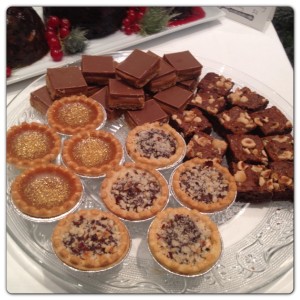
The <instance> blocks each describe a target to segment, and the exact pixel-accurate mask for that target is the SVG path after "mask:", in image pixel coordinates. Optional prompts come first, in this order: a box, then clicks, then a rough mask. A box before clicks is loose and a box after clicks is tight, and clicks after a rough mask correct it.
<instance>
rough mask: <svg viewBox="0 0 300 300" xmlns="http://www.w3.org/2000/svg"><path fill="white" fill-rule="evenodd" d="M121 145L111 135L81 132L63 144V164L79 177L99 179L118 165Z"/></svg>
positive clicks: (98, 132) (121, 154)
mask: <svg viewBox="0 0 300 300" xmlns="http://www.w3.org/2000/svg"><path fill="white" fill-rule="evenodd" d="M122 158H123V149H122V145H121V143H120V142H119V140H118V139H117V138H115V137H114V136H113V135H112V134H111V133H109V132H106V131H102V130H92V131H81V132H79V133H77V134H76V135H73V136H72V137H71V138H69V139H67V140H66V141H65V142H64V145H63V150H62V159H63V162H64V164H65V165H66V166H67V167H68V168H70V169H71V170H73V171H74V172H75V173H77V174H79V175H81V176H87V177H99V176H103V175H105V174H106V173H107V172H108V171H109V170H111V169H112V168H114V167H116V166H117V165H119V164H120V162H121V161H122Z"/></svg>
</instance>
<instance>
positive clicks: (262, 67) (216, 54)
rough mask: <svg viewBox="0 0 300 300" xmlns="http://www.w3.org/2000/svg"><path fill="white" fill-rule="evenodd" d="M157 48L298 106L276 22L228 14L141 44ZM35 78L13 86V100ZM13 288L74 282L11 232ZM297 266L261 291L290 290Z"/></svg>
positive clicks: (59, 289)
mask: <svg viewBox="0 0 300 300" xmlns="http://www.w3.org/2000/svg"><path fill="white" fill-rule="evenodd" d="M137 47H138V48H140V49H142V50H147V49H151V50H153V51H154V52H155V50H158V51H160V52H170V51H173V52H176V51H183V50H190V51H191V52H192V53H197V54H199V55H200V56H202V57H204V58H208V59H210V60H213V61H218V62H221V63H223V64H225V65H228V66H231V67H233V68H235V69H237V70H242V71H243V72H244V73H247V74H248V75H250V76H252V77H254V78H255V79H257V80H259V81H261V82H263V83H264V84H265V85H267V86H268V87H270V88H271V89H273V90H274V91H276V92H277V93H278V94H279V95H281V96H282V97H283V98H285V99H286V100H287V101H288V102H289V103H290V104H291V105H293V69H292V67H291V65H290V63H289V61H288V59H287V56H286V54H285V52H284V49H283V47H282V45H281V43H280V41H279V39H278V36H277V34H276V32H275V30H274V27H273V25H272V24H269V26H268V27H267V28H266V30H265V31H264V32H260V31H257V30H255V29H252V28H250V27H247V26H245V25H242V24H239V23H236V22H234V21H231V20H229V19H226V18H221V19H220V20H217V21H213V22H210V23H206V24H202V25H199V26H196V27H193V28H189V29H186V30H183V31H180V32H177V33H173V34H171V35H167V36H164V37H161V38H158V39H156V40H152V41H148V42H145V43H143V44H140V45H138V46H137ZM33 79H34V78H32V79H29V80H26V81H23V82H19V83H16V84H13V85H10V86H8V87H7V103H9V102H10V101H11V100H12V99H13V97H14V96H15V95H16V94H17V93H18V92H19V91H21V90H22V89H23V88H24V87H26V86H27V85H28V84H30V83H31V82H32V81H33ZM6 270H7V282H6V283H7V291H8V292H10V293H65V292H68V291H69V290H68V287H67V286H65V285H64V283H63V282H62V281H61V280H59V279H57V278H54V277H53V276H52V275H51V274H49V273H48V272H47V271H45V270H44V269H43V268H42V267H41V266H40V265H39V264H38V263H36V262H34V261H33V260H32V259H31V258H30V257H29V256H28V255H26V254H25V253H24V252H23V251H22V250H21V249H20V248H19V247H18V245H17V244H16V243H15V242H14V241H13V240H12V239H11V238H10V237H9V236H8V237H7V269H6ZM292 290H293V270H290V271H288V272H287V273H286V274H285V275H284V276H281V277H280V278H279V279H277V280H275V281H274V282H272V283H271V284H269V285H268V286H265V287H263V288H261V289H259V290H257V291H255V292H260V293H263V292H265V293H290V292H292Z"/></svg>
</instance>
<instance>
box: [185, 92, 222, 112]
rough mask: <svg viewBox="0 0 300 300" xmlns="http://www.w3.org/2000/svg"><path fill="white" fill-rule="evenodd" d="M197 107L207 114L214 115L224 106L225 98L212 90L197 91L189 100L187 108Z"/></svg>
mask: <svg viewBox="0 0 300 300" xmlns="http://www.w3.org/2000/svg"><path fill="white" fill-rule="evenodd" d="M190 107H198V108H200V109H201V110H202V111H203V112H205V113H206V114H208V115H211V116H216V115H217V114H218V113H220V112H221V111H223V110H224V109H225V108H226V100H225V98H224V97H223V96H220V95H218V94H216V93H213V92H207V91H203V92H200V91H198V92H197V94H196V96H195V97H194V98H193V99H192V100H191V101H190V102H189V104H188V108H190Z"/></svg>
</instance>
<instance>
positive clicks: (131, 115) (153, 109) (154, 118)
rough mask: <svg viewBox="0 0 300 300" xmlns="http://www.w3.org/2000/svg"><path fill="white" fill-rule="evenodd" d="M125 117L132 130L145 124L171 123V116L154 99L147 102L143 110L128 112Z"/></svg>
mask: <svg viewBox="0 0 300 300" xmlns="http://www.w3.org/2000/svg"><path fill="white" fill-rule="evenodd" d="M124 116H125V120H126V121H127V123H128V124H129V126H130V127H131V128H133V127H135V126H139V125H143V124H145V123H152V122H162V123H168V121H169V116H168V115H167V114H166V113H165V111H164V110H163V109H162V108H161V107H160V105H159V104H158V103H157V102H156V101H155V100H154V99H150V100H148V101H146V102H145V106H144V107H143V108H142V109H139V110H128V111H126V112H125V114H124Z"/></svg>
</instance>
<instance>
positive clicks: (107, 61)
mask: <svg viewBox="0 0 300 300" xmlns="http://www.w3.org/2000/svg"><path fill="white" fill-rule="evenodd" d="M81 71H82V74H83V76H84V78H85V80H86V82H87V83H88V84H97V85H106V84H108V79H109V78H114V77H115V66H114V60H113V57H112V56H104V55H99V56H96V55H95V56H93V55H82V59H81Z"/></svg>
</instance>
